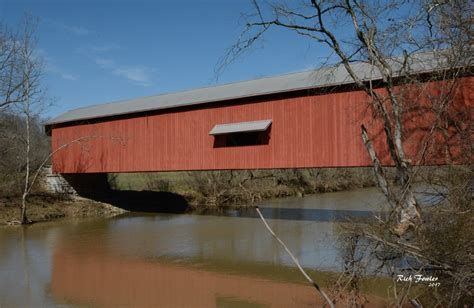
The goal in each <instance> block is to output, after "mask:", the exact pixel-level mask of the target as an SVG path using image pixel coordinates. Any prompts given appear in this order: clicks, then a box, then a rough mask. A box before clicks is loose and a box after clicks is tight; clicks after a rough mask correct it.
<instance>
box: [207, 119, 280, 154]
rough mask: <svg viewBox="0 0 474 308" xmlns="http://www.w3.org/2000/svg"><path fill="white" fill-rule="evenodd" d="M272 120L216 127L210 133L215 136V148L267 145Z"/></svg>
mask: <svg viewBox="0 0 474 308" xmlns="http://www.w3.org/2000/svg"><path fill="white" fill-rule="evenodd" d="M271 123H272V120H261V121H251V122H239V123H226V124H218V125H215V126H214V128H213V129H212V130H211V131H210V132H209V134H210V135H213V136H214V147H215V148H219V147H239V146H250V145H265V144H268V143H269V141H270V125H271Z"/></svg>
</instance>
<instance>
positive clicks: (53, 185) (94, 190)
mask: <svg viewBox="0 0 474 308" xmlns="http://www.w3.org/2000/svg"><path fill="white" fill-rule="evenodd" d="M45 173H46V187H47V189H48V190H49V191H51V192H53V193H60V194H71V195H79V196H81V197H86V198H92V197H97V196H104V195H107V194H108V193H110V191H111V189H110V185H109V182H108V181H107V173H71V174H52V173H51V170H45Z"/></svg>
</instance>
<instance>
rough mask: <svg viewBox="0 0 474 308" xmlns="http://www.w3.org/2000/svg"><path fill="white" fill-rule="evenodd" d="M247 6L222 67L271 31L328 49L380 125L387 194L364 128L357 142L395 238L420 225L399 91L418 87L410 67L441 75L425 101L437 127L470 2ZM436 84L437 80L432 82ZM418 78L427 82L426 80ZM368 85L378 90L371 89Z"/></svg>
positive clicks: (465, 49) (406, 104) (458, 65)
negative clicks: (388, 171)
mask: <svg viewBox="0 0 474 308" xmlns="http://www.w3.org/2000/svg"><path fill="white" fill-rule="evenodd" d="M253 5H254V11H255V13H254V14H252V15H248V16H247V25H246V28H245V30H244V31H243V33H242V35H241V37H240V38H239V40H238V41H237V43H236V44H235V45H233V46H232V47H231V48H230V49H229V50H228V52H227V53H226V55H225V57H224V58H223V59H222V61H221V63H220V67H222V66H225V65H227V64H228V63H230V62H231V61H232V60H233V59H235V57H237V56H239V55H241V54H242V53H244V52H245V51H246V50H247V49H248V48H249V47H250V46H252V44H254V43H255V42H256V41H258V40H259V39H260V38H261V37H262V35H264V33H265V32H266V31H268V29H270V28H271V27H279V28H285V29H289V30H292V31H294V32H295V33H297V34H300V35H302V36H305V37H307V38H310V39H311V40H313V41H316V42H318V43H321V44H324V45H325V46H326V47H328V52H330V53H332V54H333V55H334V56H335V59H338V60H339V61H337V62H338V63H341V64H342V65H343V66H344V68H345V69H346V71H347V73H348V74H349V76H350V78H351V79H352V81H353V82H354V84H355V86H356V88H358V89H360V90H362V91H364V92H365V93H366V94H367V96H368V98H369V103H370V105H371V107H372V108H373V111H374V114H375V116H376V117H377V118H378V119H380V120H381V123H382V125H383V134H384V137H385V144H386V146H387V149H388V151H389V154H390V158H391V162H392V163H393V164H394V165H395V168H396V170H397V175H398V183H397V184H398V185H397V186H399V187H396V188H394V187H391V185H390V183H389V181H387V176H386V175H385V174H384V170H383V168H382V164H381V162H380V158H379V157H380V154H381V153H377V151H376V149H375V148H374V146H373V142H372V140H371V137H370V135H369V134H368V132H367V129H366V127H365V125H364V124H362V123H361V135H362V138H363V141H364V144H365V145H366V148H367V151H368V153H369V155H370V157H371V159H372V162H373V166H374V170H375V173H376V175H377V180H378V184H379V187H380V188H381V190H382V191H383V193H384V195H385V196H386V198H387V200H388V202H389V203H390V204H391V206H392V207H393V208H394V209H396V210H397V212H398V219H397V225H396V227H395V228H394V232H396V233H397V234H400V235H401V234H403V233H405V232H406V230H407V229H408V228H409V227H410V226H414V225H415V224H417V223H419V222H420V221H421V212H420V208H419V206H418V202H417V200H416V197H415V195H414V194H413V189H412V180H411V179H412V178H413V168H412V162H413V161H414V160H415V157H409V155H408V154H407V153H406V149H405V148H406V147H405V146H404V141H405V140H406V136H405V133H406V131H404V119H405V118H406V113H405V112H406V110H407V109H409V108H410V107H411V106H412V105H413V103H414V102H413V101H412V100H411V99H412V98H408V99H407V96H406V95H405V94H404V93H406V91H404V86H405V85H413V84H416V83H419V82H420V78H419V76H417V75H414V73H415V72H416V71H415V70H414V69H412V68H413V67H417V69H418V70H424V69H433V68H434V67H438V68H439V69H440V71H441V72H442V73H440V74H443V80H445V81H449V82H448V84H447V86H445V89H444V92H445V93H442V94H441V95H439V96H438V97H437V98H436V102H435V101H434V99H433V98H431V103H432V110H434V109H438V110H437V114H436V121H433V126H434V127H436V126H437V125H438V122H439V119H441V118H443V115H444V114H445V112H446V110H447V107H448V105H449V104H450V99H451V98H452V97H450V93H451V92H452V91H453V87H454V86H455V84H456V83H455V82H452V81H453V80H455V79H456V78H457V77H459V76H460V73H461V72H460V71H461V70H462V69H463V68H465V67H469V65H470V61H471V57H470V50H471V49H470V48H471V47H470V41H469V38H470V37H469V35H468V33H469V32H468V31H469V30H470V28H469V27H468V26H467V25H469V24H471V17H470V14H469V13H467V12H470V11H471V10H470V9H469V8H470V2H469V1H462V0H460V1H421V2H419V3H411V2H407V1H403V0H400V1H396V0H392V1H359V0H354V1H352V0H337V1H316V0H312V1H310V2H306V1H304V2H301V3H298V4H294V2H290V3H287V2H285V1H273V2H271V1H270V2H264V4H263V5H261V4H259V3H258V2H257V1H253ZM439 49H443V50H445V51H438V50H439ZM447 49H449V51H446V50H447ZM424 51H430V52H431V53H432V57H431V58H429V60H428V59H425V58H424V55H423V54H421V52H424ZM466 55H468V57H466ZM433 61H434V62H436V63H433ZM355 62H357V65H355V64H354V63H355ZM361 64H365V65H362V66H361ZM361 68H362V69H363V70H364V71H363V72H361ZM449 69H455V71H451V70H449ZM367 70H368V71H369V72H367ZM367 73H369V74H367ZM439 77H440V76H439V74H436V76H434V78H439ZM423 78H425V80H424V82H426V76H423ZM373 79H376V80H377V83H375V81H374V82H372V80H373ZM412 90H413V89H412ZM404 116H405V117H404ZM421 159H424V157H423V158H421ZM418 160H420V159H418Z"/></svg>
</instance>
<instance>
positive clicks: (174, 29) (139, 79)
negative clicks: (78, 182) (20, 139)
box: [0, 0, 325, 117]
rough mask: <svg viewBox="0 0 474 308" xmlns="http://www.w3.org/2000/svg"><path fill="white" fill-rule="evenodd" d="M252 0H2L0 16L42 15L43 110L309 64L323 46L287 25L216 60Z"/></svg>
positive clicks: (15, 20) (12, 21)
mask: <svg viewBox="0 0 474 308" xmlns="http://www.w3.org/2000/svg"><path fill="white" fill-rule="evenodd" d="M251 9H252V7H251V4H250V1H249V0H220V1H219V0H213V1H212V0H208V1H199V0H195V1H160V0H156V1H151V0H149V1H144V0H141V1H140V0H138V1H132V0H118V1H117V0H116V1H113V0H96V1H92V0H62V1H60V0H0V20H1V21H2V22H3V23H6V24H7V25H9V26H10V27H12V28H13V27H16V26H17V25H18V24H19V23H20V21H21V18H22V16H23V14H24V13H26V12H28V13H30V14H32V15H33V16H36V17H38V18H39V26H38V29H37V36H38V52H39V53H40V54H41V55H42V56H43V57H44V59H45V60H46V66H45V76H44V83H45V85H46V87H47V89H48V93H49V95H50V96H51V97H52V98H53V99H54V105H53V107H51V108H50V109H49V110H48V111H47V113H46V114H45V116H46V117H54V116H56V115H59V114H60V113H62V112H64V111H66V110H69V109H74V108H78V107H85V106H89V105H95V104H100V103H106V102H111V101H117V100H124V99H129V98H136V97H140V96H149V95H156V94H161V93H167V92H175V91H179V90H185V89H190V88H198V87H204V86H210V85H216V84H222V83H229V82H234V81H239V80H246V79H254V78H259V77H263V76H271V75H277V74H284V73H288V72H295V71H302V70H307V69H310V68H312V67H315V66H317V65H318V63H319V62H318V61H319V60H318V59H320V58H321V57H324V56H325V54H324V51H323V50H322V49H320V48H319V47H318V46H316V45H314V44H312V43H311V42H310V41H309V40H306V39H305V38H302V37H300V36H296V35H295V34H292V33H290V32H287V31H282V30H278V31H270V32H269V33H268V35H266V36H265V39H264V41H263V42H262V43H261V44H259V45H257V46H256V47H254V48H253V49H252V51H251V52H250V53H247V54H245V55H244V56H243V57H241V58H239V59H238V60H237V61H236V62H234V63H233V64H231V65H230V66H228V67H227V68H226V70H225V71H224V72H223V73H222V74H220V75H219V78H218V79H217V80H216V78H215V77H216V76H215V71H214V70H215V66H216V64H217V62H218V60H219V59H220V58H221V57H222V56H223V55H224V54H225V50H226V48H228V47H230V46H231V45H232V43H234V42H235V41H236V40H237V38H238V36H239V34H240V32H241V31H242V29H243V28H244V21H243V19H242V16H241V14H242V13H248V12H250V11H251Z"/></svg>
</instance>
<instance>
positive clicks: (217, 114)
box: [52, 78, 473, 173]
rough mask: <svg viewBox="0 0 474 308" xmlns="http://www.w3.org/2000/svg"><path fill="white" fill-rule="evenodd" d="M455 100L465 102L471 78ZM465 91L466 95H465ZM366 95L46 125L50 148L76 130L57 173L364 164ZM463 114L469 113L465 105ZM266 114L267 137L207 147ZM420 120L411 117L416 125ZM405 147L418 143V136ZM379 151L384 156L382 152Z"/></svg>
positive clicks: (375, 127) (57, 161)
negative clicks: (225, 131) (225, 126)
mask: <svg viewBox="0 0 474 308" xmlns="http://www.w3.org/2000/svg"><path fill="white" fill-rule="evenodd" d="M465 82H466V86H464V90H465V91H467V92H468V93H467V94H466V93H464V92H463V96H462V97H461V99H460V101H461V103H462V104H461V105H463V106H465V108H469V107H470V105H471V104H472V103H471V102H472V84H473V82H472V78H467V79H466V80H465ZM466 95H467V96H466ZM366 100H367V98H366V96H365V95H364V94H363V93H361V92H357V91H347V92H340V93H332V94H324V95H314V96H301V97H292V98H279V99H275V98H273V99H268V100H266V101H259V102H255V103H247V104H235V105H226V104H221V105H213V107H212V108H211V107H209V106H206V105H202V109H198V108H196V109H193V110H178V111H177V110H170V111H169V112H164V113H160V114H153V115H143V116H136V117H130V118H124V119H104V121H103V122H97V123H93V124H83V125H75V126H67V127H58V128H53V130H52V144H53V149H56V148H58V147H59V146H60V145H62V144H65V143H68V142H70V141H71V140H74V139H76V138H79V137H89V139H86V140H84V141H82V142H81V143H74V144H70V145H69V146H68V147H67V148H65V149H63V150H61V151H59V152H58V153H57V154H56V155H55V156H54V157H53V170H54V171H55V172H60V173H82V172H134V171H137V172H138V171H171V170H218V169H265V168H304V167H351V166H368V165H370V159H369V157H368V155H367V153H366V150H365V148H364V146H363V144H362V141H361V137H360V125H361V124H362V123H364V124H365V125H366V126H367V127H368V128H369V130H370V131H371V132H372V135H373V136H378V137H376V138H375V144H376V146H377V147H378V148H379V149H381V148H383V144H384V136H383V133H382V132H381V129H380V124H378V123H374V121H372V120H371V113H370V111H369V109H368V108H367V104H366V103H365V101H366ZM469 114H470V113H469ZM264 119H272V120H273V123H272V126H271V132H270V142H269V144H268V145H257V146H243V147H229V148H226V147H220V148H214V147H213V144H214V137H213V136H211V135H209V131H210V130H211V129H212V128H213V127H214V125H216V124H222V123H232V122H246V121H254V120H264ZM422 123H424V122H423V120H422V119H421V120H419V121H418V123H417V124H416V125H420V126H423V125H422ZM414 138H415V139H416V140H417V141H418V142H412V144H413V146H412V148H411V149H410V151H415V150H417V146H418V145H419V140H420V138H421V137H420V136H415V137H414ZM382 156H383V161H384V163H385V164H389V163H390V160H389V159H388V155H387V154H386V152H385V154H384V155H382Z"/></svg>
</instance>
